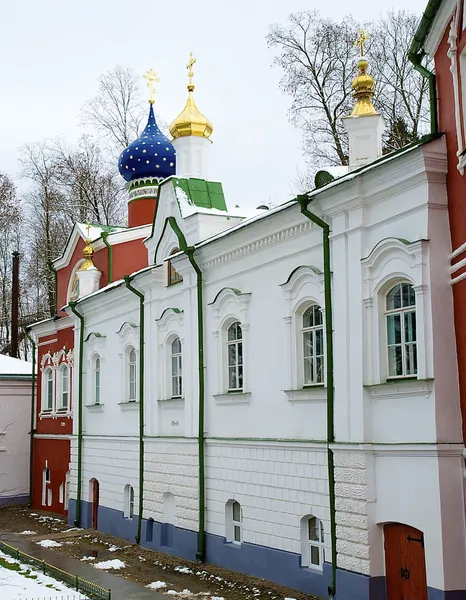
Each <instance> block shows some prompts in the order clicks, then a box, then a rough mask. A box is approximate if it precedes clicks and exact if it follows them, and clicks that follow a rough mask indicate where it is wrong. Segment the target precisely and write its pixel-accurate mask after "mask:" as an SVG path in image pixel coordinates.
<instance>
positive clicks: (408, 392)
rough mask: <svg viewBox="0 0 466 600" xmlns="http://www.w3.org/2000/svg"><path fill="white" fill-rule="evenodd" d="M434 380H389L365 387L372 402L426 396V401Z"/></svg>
mask: <svg viewBox="0 0 466 600" xmlns="http://www.w3.org/2000/svg"><path fill="white" fill-rule="evenodd" d="M433 387H434V380H433V379H411V378H407V379H389V380H388V381H386V382H384V383H377V384H374V385H365V386H364V388H365V389H366V390H368V392H369V395H370V397H371V399H372V400H395V399H396V398H409V397H419V396H424V397H425V398H426V399H427V398H429V396H430V395H431V393H432V390H433Z"/></svg>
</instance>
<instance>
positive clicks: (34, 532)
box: [20, 529, 37, 535]
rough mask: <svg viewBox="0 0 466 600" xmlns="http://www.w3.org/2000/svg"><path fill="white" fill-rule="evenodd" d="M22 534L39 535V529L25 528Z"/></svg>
mask: <svg viewBox="0 0 466 600" xmlns="http://www.w3.org/2000/svg"><path fill="white" fill-rule="evenodd" d="M20 535H37V531H31V530H30V529H25V530H24V531H22V532H21V533H20Z"/></svg>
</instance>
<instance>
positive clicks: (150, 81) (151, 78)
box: [143, 69, 160, 104]
mask: <svg viewBox="0 0 466 600" xmlns="http://www.w3.org/2000/svg"><path fill="white" fill-rule="evenodd" d="M143 77H144V79H147V87H148V88H149V104H154V102H155V89H154V83H156V82H159V81H160V79H159V78H158V77H157V73H156V72H155V71H154V70H153V69H149V70H148V71H147V73H145V74H144V75H143Z"/></svg>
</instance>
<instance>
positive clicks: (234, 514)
mask: <svg viewBox="0 0 466 600" xmlns="http://www.w3.org/2000/svg"><path fill="white" fill-rule="evenodd" d="M225 538H226V541H227V542H229V543H232V544H237V545H240V544H241V542H242V541H243V509H242V508H241V505H240V503H239V502H237V501H236V500H228V502H227V503H226V505H225Z"/></svg>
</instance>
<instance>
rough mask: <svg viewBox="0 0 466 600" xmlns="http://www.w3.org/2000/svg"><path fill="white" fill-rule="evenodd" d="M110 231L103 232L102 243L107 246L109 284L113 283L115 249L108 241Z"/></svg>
mask: <svg viewBox="0 0 466 600" xmlns="http://www.w3.org/2000/svg"><path fill="white" fill-rule="evenodd" d="M107 238H108V231H102V241H103V243H104V244H105V245H106V246H107V257H108V283H112V281H113V248H112V245H111V244H110V242H109V241H108V240H107Z"/></svg>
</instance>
